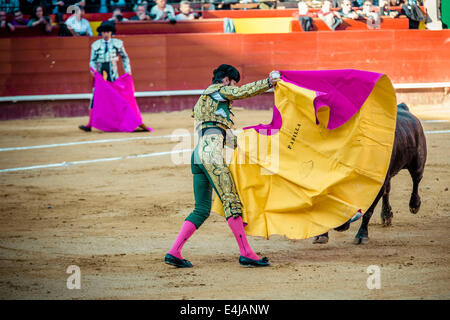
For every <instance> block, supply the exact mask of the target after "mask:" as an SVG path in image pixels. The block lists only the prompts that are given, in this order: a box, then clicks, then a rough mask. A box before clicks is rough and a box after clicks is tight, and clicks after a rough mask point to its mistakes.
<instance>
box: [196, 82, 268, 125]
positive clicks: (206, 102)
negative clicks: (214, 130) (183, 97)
mask: <svg viewBox="0 0 450 320" xmlns="http://www.w3.org/2000/svg"><path fill="white" fill-rule="evenodd" d="M269 88H271V85H270V81H269V79H268V78H266V79H263V80H258V81H255V82H251V83H248V84H245V85H243V86H241V87H232V86H226V85H224V84H221V83H216V84H212V85H210V86H209V87H208V88H206V90H205V91H204V92H203V94H202V95H201V96H200V98H199V99H198V101H197V103H196V104H195V106H194V109H193V110H192V111H193V112H192V117H193V118H194V119H195V121H196V122H198V123H200V124H201V123H203V122H209V121H213V122H217V123H220V124H222V125H224V126H226V127H227V128H230V129H232V128H234V122H233V116H234V115H233V113H232V112H231V105H232V101H233V100H238V99H245V98H249V97H253V96H256V95H258V94H261V93H264V92H266V91H267V90H268V89H269Z"/></svg>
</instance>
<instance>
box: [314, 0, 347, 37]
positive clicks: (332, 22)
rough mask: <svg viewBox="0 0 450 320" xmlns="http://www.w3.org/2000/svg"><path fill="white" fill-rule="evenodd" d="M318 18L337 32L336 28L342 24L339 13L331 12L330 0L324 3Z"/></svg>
mask: <svg viewBox="0 0 450 320" xmlns="http://www.w3.org/2000/svg"><path fill="white" fill-rule="evenodd" d="M318 16H319V18H320V19H321V20H322V21H323V22H325V23H326V25H327V26H328V27H329V28H330V29H331V30H336V28H337V27H338V26H339V25H340V24H341V23H342V19H341V16H340V15H339V13H337V12H335V11H332V10H331V1H330V0H325V1H324V2H323V6H322V8H321V9H320V10H319V12H318Z"/></svg>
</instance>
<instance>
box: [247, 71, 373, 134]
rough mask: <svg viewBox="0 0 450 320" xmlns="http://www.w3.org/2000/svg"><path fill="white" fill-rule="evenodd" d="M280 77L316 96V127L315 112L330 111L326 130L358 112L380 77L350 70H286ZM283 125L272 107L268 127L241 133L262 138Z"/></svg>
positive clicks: (258, 126)
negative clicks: (256, 134)
mask: <svg viewBox="0 0 450 320" xmlns="http://www.w3.org/2000/svg"><path fill="white" fill-rule="evenodd" d="M280 73H281V79H282V80H284V81H286V82H289V83H292V84H295V85H296V86H299V87H302V88H305V89H308V90H314V91H315V92H316V97H315V98H314V101H313V105H314V110H315V113H316V123H317V124H318V123H319V120H318V119H317V111H318V110H319V109H320V108H321V107H323V106H328V107H329V108H330V118H329V120H328V126H327V129H329V130H333V129H336V128H338V127H340V126H341V125H343V124H344V123H346V122H347V121H348V120H350V119H351V118H352V117H353V116H354V115H355V113H357V112H358V111H359V109H361V107H362V105H363V104H364V102H365V101H366V100H367V98H368V97H369V95H370V93H371V92H372V89H373V87H374V86H375V84H376V83H377V81H378V79H379V78H380V77H381V76H382V74H381V73H376V72H369V71H362V70H353V69H344V70H315V71H290V70H288V71H280ZM299 107H301V106H299ZM282 121H283V120H282V117H281V114H280V111H279V110H278V108H277V107H276V106H273V117H272V122H271V123H270V124H259V125H256V126H250V127H245V128H244V130H248V129H254V130H256V131H258V132H259V133H260V134H263V135H273V134H275V133H277V132H278V131H279V130H280V128H281V126H282Z"/></svg>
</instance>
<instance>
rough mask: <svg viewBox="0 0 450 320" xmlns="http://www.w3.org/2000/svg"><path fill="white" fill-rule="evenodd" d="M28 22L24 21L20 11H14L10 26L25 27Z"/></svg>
mask: <svg viewBox="0 0 450 320" xmlns="http://www.w3.org/2000/svg"><path fill="white" fill-rule="evenodd" d="M28 21H29V20H28V19H25V18H24V17H23V13H22V11H20V9H17V10H16V11H14V19H13V21H11V24H12V25H13V26H27V25H28Z"/></svg>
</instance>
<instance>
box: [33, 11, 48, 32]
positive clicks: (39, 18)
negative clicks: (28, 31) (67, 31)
mask: <svg viewBox="0 0 450 320" xmlns="http://www.w3.org/2000/svg"><path fill="white" fill-rule="evenodd" d="M28 26H29V27H38V26H42V28H43V29H44V31H45V32H51V31H52V19H51V18H50V17H49V16H46V15H44V8H43V7H42V6H37V7H36V8H35V9H34V12H33V15H32V17H31V19H30V21H28Z"/></svg>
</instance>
